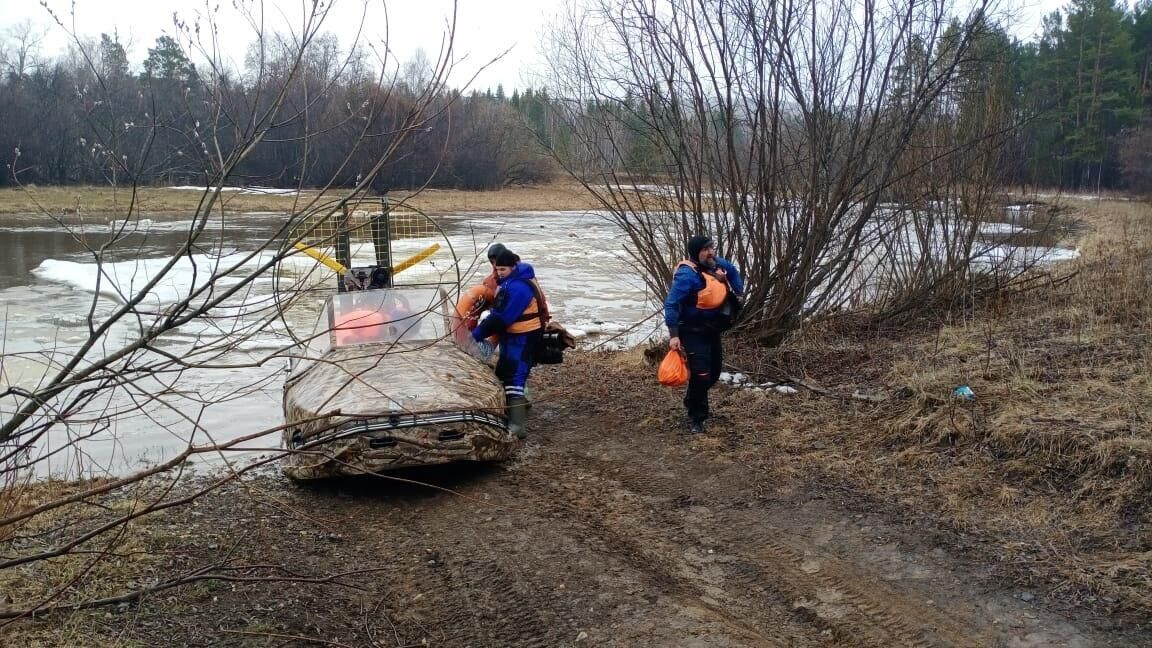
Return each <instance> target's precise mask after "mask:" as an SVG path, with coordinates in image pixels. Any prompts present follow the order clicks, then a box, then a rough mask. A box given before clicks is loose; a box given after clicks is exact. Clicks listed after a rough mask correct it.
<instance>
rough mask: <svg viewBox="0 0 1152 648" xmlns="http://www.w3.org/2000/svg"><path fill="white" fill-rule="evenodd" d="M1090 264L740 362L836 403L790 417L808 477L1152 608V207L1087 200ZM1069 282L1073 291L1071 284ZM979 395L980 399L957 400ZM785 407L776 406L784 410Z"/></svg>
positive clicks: (811, 405)
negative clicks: (939, 322) (942, 316)
mask: <svg viewBox="0 0 1152 648" xmlns="http://www.w3.org/2000/svg"><path fill="white" fill-rule="evenodd" d="M1073 206H1074V207H1076V209H1077V212H1078V213H1077V214H1075V215H1076V216H1077V217H1078V218H1080V219H1082V220H1083V222H1084V223H1086V225H1087V230H1086V231H1084V232H1083V233H1082V235H1081V238H1080V239H1079V240H1078V241H1077V242H1076V243H1077V244H1078V245H1079V247H1080V249H1081V252H1082V254H1083V257H1082V259H1080V260H1079V261H1077V262H1075V263H1071V264H1067V265H1066V266H1064V267H1061V268H1059V269H1058V270H1057V271H1056V272H1057V274H1058V275H1059V277H1053V279H1054V281H1053V282H1051V283H1050V284H1048V285H1045V286H1043V287H1041V288H1038V289H1035V290H1032V291H1029V292H1026V293H1022V294H1014V295H1008V296H1004V297H1003V298H1001V299H999V300H998V301H996V302H995V303H991V304H988V305H986V306H985V307H982V308H981V309H978V310H977V311H976V312H975V313H969V314H966V315H965V316H964V317H963V318H962V319H959V320H957V321H955V322H953V323H951V324H949V325H946V326H943V327H928V326H921V327H919V328H914V327H909V328H907V329H904V330H897V331H875V330H870V329H868V328H867V326H866V324H864V323H863V322H856V323H857V324H860V328H853V326H852V324H853V322H847V323H845V322H841V323H839V324H837V325H835V326H823V327H821V328H819V330H813V331H809V332H807V334H805V335H804V336H803V337H802V338H801V339H799V340H797V341H796V343H795V344H794V345H792V346H790V347H789V348H788V349H784V350H776V351H763V350H757V349H754V348H751V347H749V348H746V349H745V350H744V351H743V353H742V354H741V355H742V356H743V357H741V359H740V360H738V361H737V360H734V361H733V362H734V363H736V362H740V363H743V366H744V367H752V368H756V369H758V370H760V371H763V372H765V373H766V374H768V375H771V374H773V373H775V374H777V375H778V374H780V373H785V374H790V375H794V376H799V377H802V378H806V379H808V380H811V381H813V382H815V383H818V384H821V385H823V386H825V387H827V388H829V389H831V391H832V392H834V393H837V394H851V393H853V392H864V393H869V394H875V395H881V396H889V398H888V400H886V401H885V402H882V403H879V404H875V405H872V404H866V403H859V402H855V401H852V400H834V399H830V398H828V397H826V396H817V395H813V394H806V395H803V396H801V397H800V398H794V399H792V401H791V402H781V403H780V404H779V414H778V415H777V418H776V419H775V420H774V423H773V428H774V429H775V430H776V431H777V438H776V439H774V441H773V442H774V443H776V444H778V445H780V446H782V447H786V448H788V449H789V451H790V453H794V454H795V456H794V457H792V465H791V468H790V469H791V470H793V471H794V472H793V474H794V475H795V476H797V477H803V476H805V475H809V476H810V475H816V474H819V475H824V476H826V477H827V478H828V479H832V480H837V481H847V482H849V483H850V484H851V486H852V487H853V488H855V489H859V490H860V491H862V492H864V493H867V494H868V495H869V496H871V497H874V498H876V499H877V500H878V501H886V502H892V503H895V504H896V505H897V506H899V507H900V508H901V509H902V510H904V511H906V512H908V513H909V514H910V515H915V516H920V515H926V516H930V517H933V518H935V519H937V520H940V521H942V522H944V523H945V524H946V525H949V526H951V527H953V528H955V529H957V530H962V531H965V532H968V533H973V534H976V535H978V536H986V537H988V538H990V539H991V543H990V545H989V546H991V547H993V549H992V552H993V554H994V558H995V559H996V560H999V561H1001V564H1002V569H1003V570H1004V571H1005V572H1006V573H1008V574H1009V576H1010V577H1011V578H1015V579H1019V580H1020V581H1021V582H1023V583H1027V584H1029V585H1031V586H1036V587H1045V586H1046V587H1048V588H1050V589H1051V590H1052V591H1054V592H1057V593H1060V594H1062V595H1064V596H1068V597H1070V598H1075V599H1077V600H1083V601H1089V602H1093V603H1095V604H1096V605H1103V606H1104V607H1106V608H1110V609H1111V608H1122V609H1128V610H1135V611H1139V612H1140V613H1143V614H1147V613H1149V612H1152V561H1149V555H1150V554H1149V552H1150V551H1152V532H1150V530H1152V381H1150V379H1149V376H1150V373H1152V372H1150V371H1149V370H1150V369H1152V300H1150V298H1149V286H1152V207H1149V206H1148V205H1142V204H1139V203H1132V202H1123V201H1101V202H1097V203H1083V204H1074V205H1073ZM1060 279H1063V281H1060ZM961 384H967V385H970V386H971V388H972V389H973V390H974V391H975V393H976V400H974V401H958V400H954V399H952V398H951V390H952V389H953V387H955V386H957V385H961ZM777 400H780V399H777Z"/></svg>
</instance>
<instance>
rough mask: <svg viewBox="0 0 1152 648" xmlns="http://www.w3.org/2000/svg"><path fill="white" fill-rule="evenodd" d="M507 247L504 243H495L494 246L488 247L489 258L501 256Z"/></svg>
mask: <svg viewBox="0 0 1152 648" xmlns="http://www.w3.org/2000/svg"><path fill="white" fill-rule="evenodd" d="M507 249H508V248H506V247H504V244H503V243H493V244H492V246H491V247H489V248H488V260H489V261H492V260H494V259H495V258H496V257H498V256H500V253H501V252H503V251H504V250H507Z"/></svg>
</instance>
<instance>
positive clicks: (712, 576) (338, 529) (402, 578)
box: [3, 208, 1152, 647]
mask: <svg viewBox="0 0 1152 648" xmlns="http://www.w3.org/2000/svg"><path fill="white" fill-rule="evenodd" d="M1118 209H1119V208H1118ZM1112 217H1113V218H1114V219H1116V220H1112V221H1108V222H1109V223H1111V224H1110V225H1107V226H1108V227H1112V226H1113V225H1116V224H1117V223H1121V222H1123V223H1124V226H1123V227H1121V228H1120V229H1116V230H1112V231H1113V233H1114V234H1116V236H1100V237H1098V238H1091V237H1090V238H1088V239H1086V240H1085V241H1084V242H1083V244H1082V249H1083V250H1084V253H1085V258H1084V260H1083V261H1082V262H1079V263H1078V264H1077V265H1075V266H1069V267H1067V268H1066V269H1065V270H1062V271H1061V273H1060V274H1058V275H1053V276H1052V277H1051V278H1050V279H1051V280H1050V281H1049V282H1048V284H1047V285H1045V286H1044V287H1043V288H1042V289H1037V290H1034V291H1031V292H1027V293H1023V294H1019V295H1016V296H1013V297H1010V298H1005V299H1004V300H1002V301H1000V302H997V303H995V304H989V305H987V306H985V307H982V308H981V309H978V310H976V311H966V312H964V313H963V314H962V315H959V316H957V317H956V318H954V319H953V320H952V321H951V322H949V323H947V324H944V325H939V324H934V325H927V324H924V323H914V324H909V325H905V326H903V327H901V328H887V329H884V328H879V327H877V326H876V325H875V324H874V323H870V322H868V321H867V320H865V319H864V318H861V317H854V316H844V317H841V318H838V319H836V320H832V321H829V322H826V323H824V324H823V325H821V326H819V327H815V328H813V329H810V330H808V331H806V332H804V333H803V334H802V335H801V336H799V337H798V338H796V339H795V340H793V341H792V342H791V343H790V344H789V345H788V347H787V348H785V349H779V350H767V349H762V348H757V347H755V346H752V345H746V344H741V343H740V342H738V341H736V340H733V341H732V342H731V343H730V345H729V350H730V353H729V361H730V364H731V365H732V368H733V369H734V370H741V371H743V372H744V373H746V374H747V375H749V376H752V377H754V378H755V379H756V381H757V382H762V381H767V380H774V381H779V380H782V379H784V378H785V377H790V378H792V379H799V380H801V381H802V382H803V383H804V384H805V385H807V386H808V387H801V388H800V389H799V392H798V393H796V394H784V393H779V392H775V391H771V390H768V391H763V390H752V389H735V388H732V387H729V386H723V385H722V386H718V387H717V388H716V389H715V390H714V392H713V393H714V410H715V413H716V417H715V420H714V421H712V422H711V423H712V424H711V427H710V429H709V432H708V433H707V434H706V435H703V436H692V435H686V434H684V432H683V422H682V419H681V406H680V402H679V399H680V394H679V392H678V391H676V390H668V389H664V388H661V387H659V386H658V385H656V384H655V380H654V369H653V368H652V367H650V366H649V365H648V364H647V363H646V362H645V359H644V357H643V353H641V351H639V350H635V351H631V352H615V353H590V352H582V353H576V354H572V355H571V356H570V357H569V358H568V360H567V361H566V362H565V364H563V365H560V366H558V367H542V368H539V369H537V371H536V372H535V374H534V377H533V380H532V388H533V399H534V402H535V405H534V408H533V411H532V415H531V421H530V438H529V440H528V442H527V444H526V445H525V446H524V447H523V448H522V449H521V451H520V452H519V454H518V455H517V456H516V458H515V459H514V460H512V461H509V462H507V463H505V464H502V465H495V466H457V467H448V468H443V469H438V470H428V471H419V472H412V473H405V474H403V475H400V476H399V477H400V478H401V480H398V479H397V478H396V477H376V478H365V479H362V480H357V481H344V482H337V483H328V484H322V485H317V486H298V485H294V484H292V483H290V482H288V481H286V480H284V479H283V478H280V477H279V476H277V475H275V474H264V475H263V476H258V477H248V478H245V479H243V480H241V481H239V482H236V483H232V484H230V485H228V486H227V487H225V488H223V489H221V490H219V491H216V492H214V493H212V494H209V495H207V496H205V497H203V498H201V499H200V500H199V501H197V502H196V503H195V504H194V505H191V506H187V507H183V508H178V509H173V510H171V511H169V512H167V513H165V514H163V515H159V516H155V517H154V518H150V519H148V520H147V521H146V522H144V523H142V524H140V525H138V526H137V527H136V528H135V529H134V531H135V532H137V533H138V539H137V540H136V541H135V542H134V543H133V544H132V548H131V551H132V552H133V553H131V554H129V553H127V552H126V553H125V555H124V556H123V557H122V558H120V560H121V564H122V569H123V570H134V571H133V574H134V575H133V578H134V579H135V582H137V583H140V584H145V585H146V584H149V583H153V582H155V581H156V579H158V578H171V577H173V576H174V575H175V576H179V575H181V574H183V575H187V576H188V577H189V578H190V583H189V584H187V585H184V586H181V587H177V588H173V589H168V590H164V591H159V592H156V593H154V594H150V595H147V596H145V597H143V598H142V599H141V600H140V601H136V602H131V603H125V604H123V605H119V606H107V607H102V608H99V609H96V610H91V611H81V612H77V613H74V614H71V615H62V614H58V615H52V616H49V617H47V618H44V619H37V620H22V621H20V622H18V623H17V624H13V625H10V626H8V627H6V628H4V631H3V632H4V633H6V634H5V635H4V636H6V637H7V639H6V641H9V642H15V643H12V645H36V644H37V643H39V645H130V646H131V645H139V646H170V645H197V646H200V645H220V646H297V645H299V646H304V645H317V646H412V645H434V646H560V645H597V646H620V647H625V646H636V645H652V646H709V647H712V646H799V647H803V646H876V647H889V646H979V647H984V646H1004V647H1009V646H1010V647H1030V646H1035V647H1039V646H1068V647H1071V646H1076V647H1080V646H1136V645H1152V625H1150V624H1149V621H1148V620H1149V618H1152V566H1150V561H1149V556H1150V555H1152V532H1150V524H1152V512H1150V504H1149V502H1150V501H1152V500H1150V498H1149V495H1152V478H1150V475H1152V461H1150V459H1152V434H1150V432H1149V423H1148V421H1149V415H1148V414H1149V411H1150V405H1152V386H1150V383H1149V379H1148V375H1149V367H1150V366H1152V363H1150V362H1149V360H1150V359H1149V349H1152V344H1149V342H1152V340H1149V339H1148V338H1149V335H1150V331H1152V327H1150V322H1152V320H1150V319H1149V317H1148V315H1149V312H1152V307H1150V304H1149V300H1148V297H1147V290H1146V287H1147V285H1148V283H1147V282H1148V281H1149V279H1152V271H1150V269H1152V255H1150V254H1149V253H1148V250H1149V247H1148V246H1147V245H1146V244H1147V242H1148V241H1152V237H1149V236H1148V232H1149V230H1150V229H1152V222H1150V221H1149V219H1148V218H1147V216H1146V214H1145V212H1143V211H1139V212H1132V213H1128V212H1126V211H1118V212H1116V213H1115V214H1112ZM1097 225H1098V226H1100V227H1101V228H1104V226H1105V225H1106V223H1104V222H1103V221H1101V222H1100V223H1098V224H1097ZM1137 226H1139V227H1140V228H1142V229H1139V230H1138V231H1139V232H1141V233H1140V234H1139V235H1138V236H1137V235H1135V234H1133V232H1134V231H1136V230H1134V229H1133V228H1136V227H1137ZM1124 241H1129V242H1130V243H1127V244H1126V243H1124ZM1133 241H1137V242H1138V241H1143V243H1139V244H1137V243H1134V242H1133ZM1123 245H1129V246H1130V247H1129V249H1127V250H1124V251H1123V253H1122V254H1114V253H1112V252H1111V251H1115V250H1117V249H1120V248H1118V247H1117V246H1123ZM958 384H968V385H970V386H971V387H972V389H973V390H974V391H975V393H976V399H975V400H972V401H962V400H954V399H951V398H950V397H949V394H950V392H951V389H952V387H954V386H955V385H958ZM36 540H37V539H35V538H25V541H28V542H31V541H36ZM133 556H137V557H139V556H146V557H147V559H146V560H143V559H133V558H132V557H133ZM203 575H210V576H212V579H210V580H200V579H199V576H203ZM120 576H121V577H123V576H124V574H120ZM25 585H28V584H27V583H26V584H25Z"/></svg>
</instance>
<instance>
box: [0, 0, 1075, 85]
mask: <svg viewBox="0 0 1152 648" xmlns="http://www.w3.org/2000/svg"><path fill="white" fill-rule="evenodd" d="M237 1H238V2H239V3H241V4H243V5H246V6H255V7H258V6H260V3H259V2H258V1H257V0H237ZM44 2H46V4H47V5H48V7H50V8H51V9H52V10H53V11H54V12H56V14H57V15H58V16H59V17H60V18H61V19H62V20H63V21H64V22H65V23H66V24H67V25H69V26H72V25H73V24H74V25H75V31H76V32H77V33H79V34H81V35H83V36H89V37H93V38H95V37H98V36H99V35H100V34H101V33H112V32H113V31H116V32H117V33H118V35H119V37H120V42H121V43H122V44H124V45H125V47H126V48H127V49H128V54H129V59H130V60H131V61H132V62H133V63H134V64H137V65H138V64H139V63H140V62H141V61H143V60H144V58H145V57H146V56H147V53H148V48H149V47H152V46H153V45H154V43H155V41H156V38H157V37H158V36H160V35H161V34H164V33H168V34H172V33H174V29H173V22H172V18H173V12H175V13H177V15H179V16H180V17H181V18H182V19H185V20H186V21H188V22H191V21H192V20H193V19H194V18H195V17H196V16H197V15H205V14H206V13H207V9H206V7H207V6H218V7H219V12H220V13H219V21H218V25H219V33H220V36H221V44H222V47H223V48H224V50H225V51H226V52H228V53H229V54H230V56H231V58H232V59H233V60H234V61H235V62H236V64H237V65H240V64H241V63H242V62H243V58H244V52H245V48H246V46H247V44H248V43H250V42H251V41H252V40H253V33H254V32H253V30H252V28H251V27H249V26H248V25H246V24H245V23H244V21H243V20H241V19H239V18H238V15H239V14H237V13H236V12H235V10H234V9H233V8H232V4H233V3H232V1H231V0H210V2H204V0H75V3H74V4H75V12H76V15H75V22H74V23H73V19H72V17H71V16H70V15H69V12H70V11H71V7H72V5H73V2H72V0H44ZM572 2H573V0H459V3H458V9H457V12H458V13H457V19H456V20H457V31H456V45H455V52H456V58H457V60H458V61H459V60H460V59H461V58H463V60H462V61H461V62H459V63H458V65H457V70H458V76H457V77H455V78H453V80H452V81H453V85H457V86H460V85H463V84H464V83H465V82H466V81H467V79H466V76H469V75H470V74H472V73H474V72H476V71H477V70H478V69H479V68H480V67H482V66H483V65H484V64H485V63H487V62H488V61H490V60H492V59H493V58H495V57H497V56H499V55H500V54H501V53H502V52H504V51H505V50H509V49H510V52H509V53H508V55H507V56H505V57H504V59H503V60H501V61H500V62H498V63H496V64H494V65H492V66H491V67H490V68H489V69H488V70H486V71H484V72H482V73H481V74H480V76H479V77H478V78H477V80H476V82H475V83H473V84H472V87H473V88H479V89H484V88H495V86H496V85H497V84H503V85H504V87H505V89H506V90H509V91H511V89H512V88H523V87H527V86H528V85H530V76H528V75H527V74H526V72H528V71H529V70H530V69H531V67H532V66H533V65H534V64H535V61H536V60H537V57H538V51H539V42H540V35H541V33H542V30H543V29H544V28H545V26H546V25H548V24H549V23H550V22H551V20H552V18H553V16H554V15H555V14H556V13H557V12H561V11H563V10H564V7H566V6H567V5H569V4H571V3H572ZM1009 2H1010V3H1012V4H1013V5H1015V6H1019V7H1020V10H1019V16H1020V23H1019V25H1018V27H1017V29H1016V30H1015V33H1016V35H1017V37H1019V38H1021V39H1024V40H1030V39H1031V38H1032V37H1033V36H1034V35H1035V34H1038V33H1039V29H1040V17H1041V16H1043V15H1045V14H1047V13H1050V12H1051V11H1053V10H1056V9H1060V8H1062V7H1064V6H1065V5H1066V4H1068V3H1067V0H1009ZM303 4H311V2H310V0H267V1H266V2H265V3H264V6H265V24H266V25H267V26H268V28H269V29H275V30H278V31H285V30H286V26H287V25H289V24H291V25H298V24H299V18H298V16H299V13H300V9H299V8H300V7H301V6H302V5H303ZM452 4H453V3H452V0H387V1H385V0H368V2H365V1H364V0H335V1H334V2H332V6H333V9H332V12H331V13H330V15H329V17H328V19H327V20H326V21H325V27H324V30H325V31H330V32H333V33H335V34H336V35H337V36H338V37H339V38H340V42H341V44H342V45H345V46H346V45H348V44H349V43H350V42H351V41H352V40H353V39H354V38H355V36H356V30H357V28H359V26H360V24H361V16H362V13H363V12H365V11H367V20H365V21H364V34H363V37H364V38H369V39H371V40H372V41H373V42H377V43H379V42H381V41H382V40H383V37H384V35H385V30H386V28H387V33H388V36H389V38H388V42H389V46H390V48H391V49H392V51H393V52H394V54H395V56H397V57H398V59H399V60H400V61H404V60H407V59H408V58H410V57H411V56H412V54H413V52H415V51H416V49H417V48H423V49H424V50H425V51H426V52H427V54H428V56H429V57H431V58H434V57H435V56H436V54H437V52H438V51H439V49H440V43H441V39H442V37H443V35H444V33H445V32H446V29H447V28H446V25H447V21H448V19H449V16H450V11H451V8H452ZM385 6H387V16H388V21H387V27H386V22H385V11H384V7H385ZM293 12H295V13H293ZM25 20H31V21H33V22H34V23H35V24H36V25H37V27H38V28H39V29H40V31H42V32H43V31H46V32H47V35H46V37H45V39H44V41H43V43H42V49H41V52H40V53H41V55H42V56H47V57H51V56H55V55H56V54H57V53H59V52H60V51H62V50H63V48H64V46H65V44H66V42H67V35H66V34H65V33H64V31H63V30H62V29H61V28H60V27H58V26H56V25H54V24H53V23H52V22H51V18H50V17H49V15H48V13H47V11H45V9H44V7H42V6H41V0H0V34H6V32H7V30H8V29H9V28H10V27H11V26H13V25H16V24H19V23H22V22H23V21H25ZM465 57H466V58H465Z"/></svg>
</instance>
